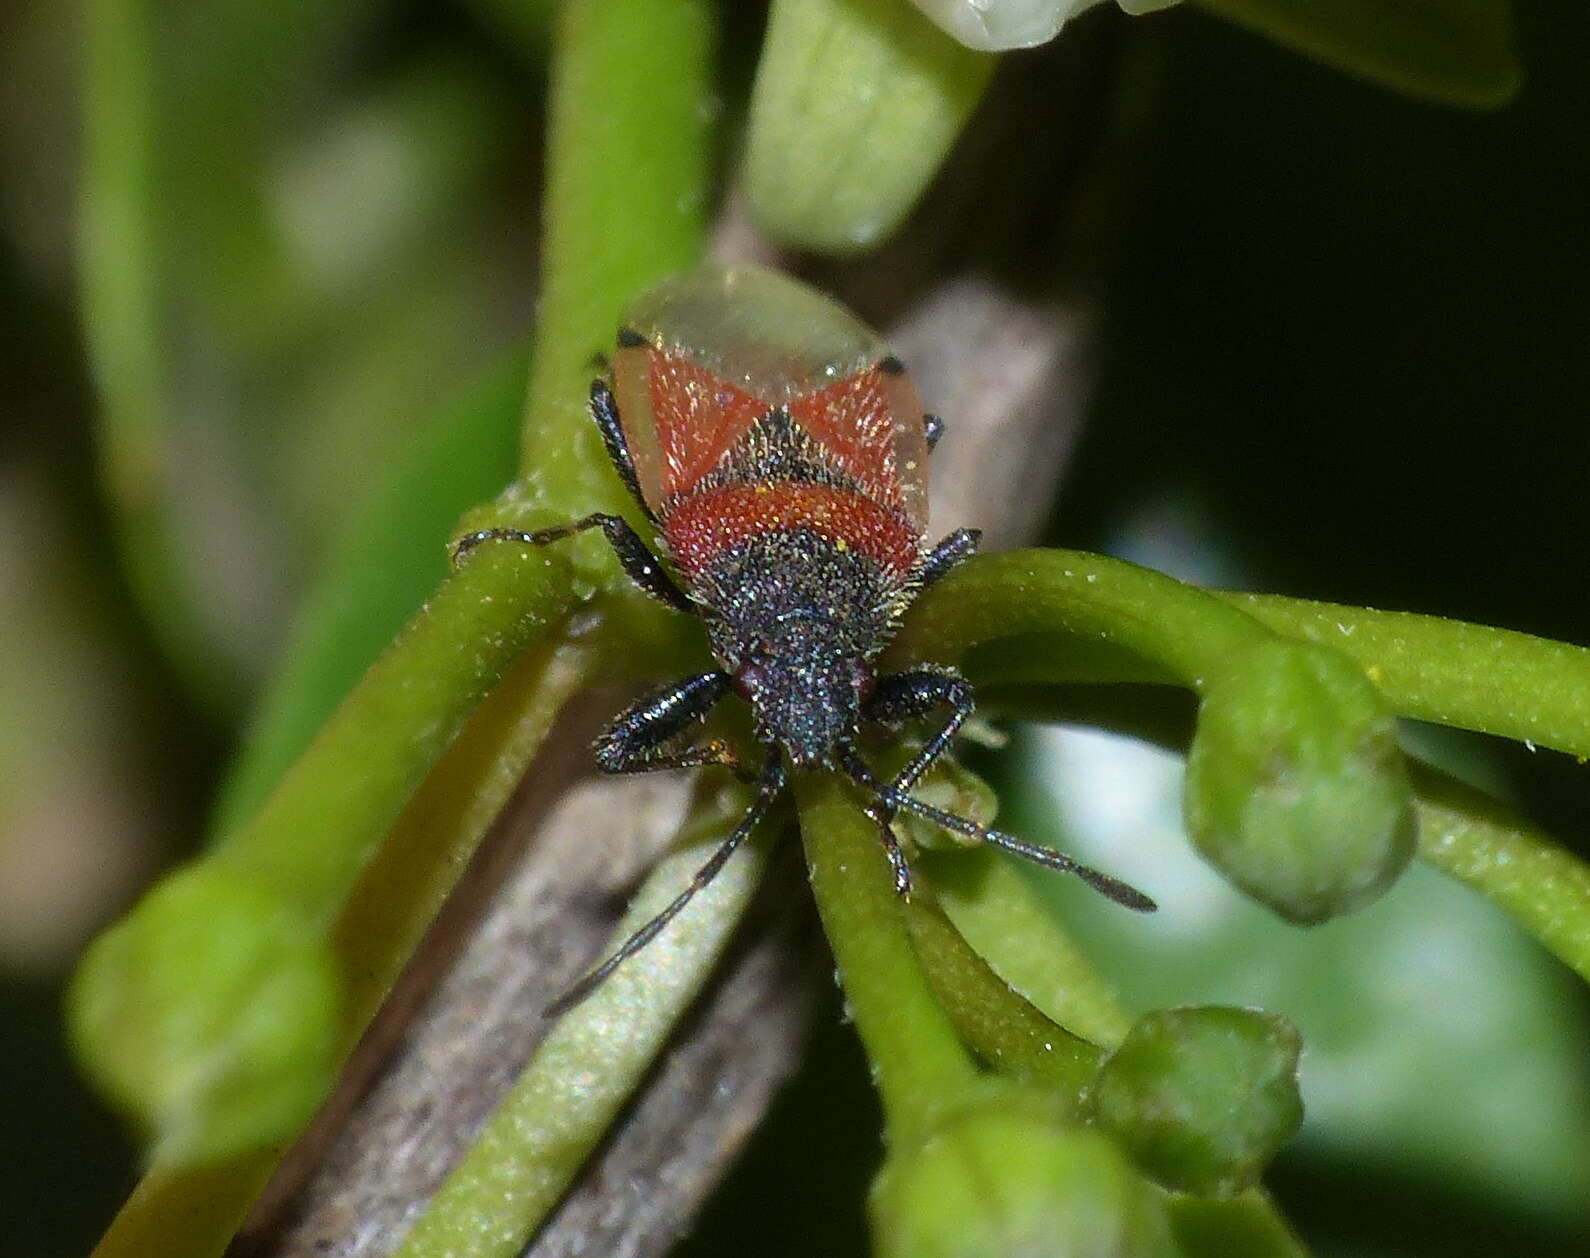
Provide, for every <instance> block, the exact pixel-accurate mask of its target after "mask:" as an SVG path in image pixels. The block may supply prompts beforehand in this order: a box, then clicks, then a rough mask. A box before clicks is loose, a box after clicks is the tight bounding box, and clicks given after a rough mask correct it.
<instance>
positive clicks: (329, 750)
mask: <svg viewBox="0 0 1590 1258" xmlns="http://www.w3.org/2000/svg"><path fill="white" fill-rule="evenodd" d="M567 580H568V578H567V576H566V570H565V568H564V566H563V564H562V563H561V562H560V561H559V559H558V557H557V555H556V553H555V552H554V551H551V550H541V549H530V548H528V547H512V546H498V547H486V548H482V550H481V551H479V552H478V553H476V554H474V555H472V556H471V557H470V560H469V562H468V563H466V564H464V565H463V566H462V567H461V568H460V569H459V570H458V571H457V572H456V573H454V574H453V576H452V577H451V578H450V579H449V580H448V581H446V582H445V583H444V584H443V585H442V587H441V589H440V590H438V591H437V593H436V595H435V596H434V597H433V598H431V600H430V601H429V602H428V603H427V604H426V605H425V607H424V608H423V609H422V610H421V611H420V613H419V614H418V615H417V616H416V617H415V618H414V619H413V620H412V621H411V622H410V623H409V625H408V627H407V628H406V629H405V630H404V631H403V633H402V634H400V635H399V637H398V639H397V641H396V642H395V643H394V644H393V645H392V646H391V647H390V648H389V649H388V650H387V652H386V653H385V654H384V655H382V657H381V658H380V659H379V660H377V661H376V663H375V664H374V665H373V666H372V667H371V669H370V671H369V672H368V673H366V674H365V676H364V679H363V680H362V681H361V682H360V683H359V685H358V686H357V687H355V689H354V691H353V693H352V694H350V695H349V696H348V698H347V699H346V700H345V701H344V702H343V704H342V706H341V707H340V708H338V709H337V712H336V714H335V715H334V716H333V717H332V718H331V720H330V721H329V722H327V724H326V726H325V728H324V729H322V730H321V732H320V734H319V735H318V736H317V737H316V739H315V741H314V742H313V743H311V744H310V747H309V749H308V751H306V752H305V753H304V755H303V757H302V758H301V759H300V760H299V761H298V762H297V764H295V765H294V766H293V768H292V769H291V770H290V771H289V772H288V774H287V776H286V777H285V778H283V779H282V781H281V784H280V785H278V786H277V788H276V789H275V791H273V792H272V793H271V795H270V796H269V797H268V798H267V799H266V801H265V803H264V804H263V805H262V806H261V808H260V810H259V811H258V812H257V813H256V814H255V815H254V816H253V818H251V819H250V821H249V822H248V823H247V824H246V825H244V826H243V827H242V828H241V829H239V830H237V831H236V832H234V833H233V834H232V835H231V836H229V837H228V838H227V839H226V840H225V841H224V842H223V843H222V844H221V845H220V846H219V847H217V848H216V849H215V852H214V855H213V857H212V858H211V859H213V860H215V861H217V862H223V863H226V864H229V865H232V866H234V867H237V868H240V869H241V870H243V871H246V872H247V873H249V874H250V875H253V876H257V877H259V878H261V879H263V880H265V881H266V882H267V883H268V884H269V885H271V886H273V887H275V888H277V889H279V891H280V892H281V894H283V895H284V896H286V897H287V898H288V899H289V900H290V901H291V902H292V903H293V905H294V906H295V907H296V908H297V909H298V910H299V911H300V912H301V913H303V915H304V916H305V918H306V920H307V921H308V922H310V923H313V924H316V925H319V926H325V925H327V924H329V922H330V921H331V919H332V917H333V916H334V915H335V914H336V913H337V912H338V911H340V909H341V907H342V905H343V903H344V902H345V900H346V899H347V896H348V892H349V890H350V889H351V887H352V885H353V880H354V878H355V877H356V876H357V874H358V873H359V871H360V870H361V869H363V868H364V866H365V864H366V863H367V862H368V861H369V859H370V856H371V855H372V853H373V852H374V851H375V849H376V847H377V845H379V843H380V842H381V840H382V839H383V838H384V837H385V835H386V833H387V831H388V830H390V829H391V827H392V823H393V822H394V821H396V820H397V817H398V815H399V813H400V812H401V811H402V809H403V807H404V805H405V804H406V802H407V801H408V799H409V798H410V797H411V796H412V795H413V794H414V791H415V789H416V788H417V787H418V786H419V784H420V782H421V781H422V780H424V778H425V776H426V774H427V773H429V772H430V770H431V769H432V767H433V766H434V765H435V764H436V762H437V760H438V759H439V758H440V756H441V754H442V752H443V751H445V750H446V748H447V746H448V745H449V744H450V743H451V742H452V741H453V739H454V737H455V736H456V735H457V734H458V732H459V730H461V729H462V728H463V726H464V722H465V721H466V720H467V719H468V718H469V716H470V714H471V713H472V712H473V711H474V709H475V707H476V706H477V705H478V704H479V703H480V701H481V699H483V698H484V697H485V695H486V692H487V691H489V690H490V689H491V688H492V687H493V686H494V685H495V684H496V683H497V682H498V680H499V679H500V678H501V677H502V675H503V673H504V672H506V671H507V669H508V666H509V665H510V664H512V663H513V661H514V660H515V659H516V658H518V657H519V656H520V655H521V654H523V652H524V651H525V650H526V649H527V648H528V647H529V646H530V645H531V644H532V643H533V642H535V641H536V640H537V639H539V638H541V637H543V636H544V635H545V634H546V633H547V632H548V631H549V629H551V627H552V626H553V625H554V624H555V623H556V622H558V621H559V620H560V619H561V618H562V616H563V615H564V613H565V612H566V611H567V609H568V606H569V595H568V592H567V589H568V587H567Z"/></svg>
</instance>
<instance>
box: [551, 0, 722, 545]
mask: <svg viewBox="0 0 1590 1258" xmlns="http://www.w3.org/2000/svg"><path fill="white" fill-rule="evenodd" d="M714 19H715V14H714V11H713V7H712V6H711V5H709V4H707V3H706V0H573V2H572V3H569V4H566V5H565V6H564V7H563V11H562V13H561V14H560V15H559V17H558V21H557V26H556V31H555V35H556V46H555V49H554V54H555V55H554V59H553V62H552V85H551V97H550V105H549V109H550V118H549V131H548V136H547V149H548V156H547V161H548V171H549V174H548V180H547V191H546V200H545V209H544V224H543V232H544V234H543V243H542V256H543V264H542V271H541V296H540V324H539V327H538V331H537V338H536V355H535V363H534V367H533V369H532V371H531V375H530V391H529V397H528V399H527V404H526V408H525V422H524V434H523V441H522V445H521V449H520V462H519V466H520V471H521V474H522V475H523V476H525V477H526V478H527V479H530V480H532V481H534V482H535V485H536V490H537V493H536V497H537V498H538V501H539V503H540V505H542V506H545V507H547V508H549V509H552V510H554V511H561V512H563V513H564V514H565V515H566V516H575V515H584V514H586V513H587V512H589V511H592V510H594V509H596V508H597V507H598V506H601V507H613V506H628V505H629V504H628V503H627V502H625V501H623V500H624V498H625V495H623V494H622V491H621V489H620V487H619V483H618V479H617V478H616V477H615V476H614V475H613V474H612V472H611V469H610V468H609V466H608V463H607V459H606V456H605V455H604V453H603V451H602V448H601V443H600V441H599V440H598V438H597V433H596V431H595V427H594V425H593V424H592V423H591V421H590V417H589V415H588V414H587V413H586V393H587V390H588V388H589V386H590V382H591V376H592V375H593V374H595V369H594V366H593V364H594V363H595V361H596V359H597V357H598V356H599V355H601V354H604V353H607V352H609V351H611V349H612V347H613V337H614V334H615V333H616V332H617V330H618V324H619V320H620V318H621V317H622V314H623V311H624V308H625V307H626V306H627V305H628V304H629V303H630V302H632V301H634V300H635V298H636V297H638V296H639V295H640V294H641V293H643V292H645V291H646V290H647V289H648V288H651V287H652V286H653V285H654V284H655V283H656V282H657V281H658V280H660V279H662V278H664V277H665V276H667V275H669V274H672V273H673V272H676V271H680V270H684V269H686V268H688V267H690V266H693V265H695V263H696V262H697V261H698V260H699V259H700V257H701V251H702V247H703V243H704V241H705V237H706V213H707V209H708V198H709V188H710V182H709V174H710V170H709V161H710V152H711V140H712V134H713V128H712V120H713V117H714V114H715V108H714V105H713V84H712V78H711V58H712V49H713V34H714Z"/></svg>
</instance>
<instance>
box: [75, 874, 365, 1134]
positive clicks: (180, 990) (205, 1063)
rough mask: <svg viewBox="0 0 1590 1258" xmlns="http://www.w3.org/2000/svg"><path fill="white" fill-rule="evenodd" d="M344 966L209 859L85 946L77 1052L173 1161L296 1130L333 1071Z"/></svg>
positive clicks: (259, 893) (290, 916)
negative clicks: (339, 966)
mask: <svg viewBox="0 0 1590 1258" xmlns="http://www.w3.org/2000/svg"><path fill="white" fill-rule="evenodd" d="M339 1003H340V1002H339V986H338V979H337V969H336V965H335V962H334V959H333V958H332V956H331V954H330V952H329V950H328V949H327V948H326V946H325V944H324V942H323V941H322V940H321V938H320V937H319V936H318V935H317V934H315V933H313V932H311V931H310V930H308V929H307V928H306V927H305V926H304V925H303V923H302V922H301V920H300V919H299V918H298V917H297V915H296V914H294V913H292V912H291V911H289V910H287V909H285V908H284V907H283V906H282V905H281V903H280V902H279V901H278V900H277V898H276V897H275V896H273V895H272V894H271V893H270V892H269V891H268V890H267V889H263V888H261V887H260V886H259V885H258V884H257V883H256V882H255V881H254V880H252V879H248V878H245V877H243V876H241V875H239V874H237V873H236V872H234V871H233V870H230V869H227V868H226V867H224V866H218V865H216V864H215V863H214V862H206V863H201V864H197V865H190V866H188V867H187V868H185V869H182V870H179V871H178V872H176V873H175V874H173V875H172V876H170V877H168V878H167V879H165V881H163V882H161V883H160V884H159V885H158V886H156V887H155V889H154V890H153V891H151V892H150V893H149V895H147V896H146V897H145V898H144V899H143V900H142V901H141V902H140V903H139V904H138V905H137V907H136V908H135V909H134V910H133V911H132V912H131V913H129V914H128V915H127V916H126V917H125V918H123V919H122V920H121V921H120V922H118V923H117V924H116V925H115V926H113V927H111V928H110V929H109V930H108V931H106V932H105V933H104V934H103V935H101V936H100V937H99V938H98V939H97V940H95V941H94V943H93V944H92V945H91V946H90V948H89V950H88V953H87V955H86V957H85V958H84V961H83V964H82V967H81V968H80V969H79V970H78V973H77V976H76V978H75V980H74V981H73V984H72V988H71V992H70V995H69V998H68V1009H67V1014H68V1019H69V1022H70V1029H71V1034H72V1038H73V1041H74V1047H75V1049H76V1051H77V1054H78V1057H79V1060H80V1061H81V1062H82V1063H83V1065H84V1067H85V1068H86V1069H87V1070H88V1072H89V1073H90V1074H91V1075H92V1076H93V1077H94V1079H95V1081H96V1082H97V1083H98V1084H99V1086H100V1088H101V1089H102V1090H103V1091H104V1093H105V1095H106V1096H107V1097H108V1098H109V1099H110V1100H111V1101H112V1103H113V1104H115V1105H116V1106H117V1107H118V1108H119V1109H121V1110H123V1111H124V1112H126V1113H127V1114H129V1115H130V1116H131V1117H132V1118H133V1119H134V1121H135V1122H136V1123H137V1124H138V1125H139V1126H140V1127H141V1128H143V1129H145V1130H146V1131H147V1132H148V1133H149V1135H150V1136H151V1138H152V1143H153V1150H152V1153H153V1156H154V1157H156V1158H158V1159H159V1160H161V1161H164V1162H168V1163H185V1164H199V1163H206V1162H212V1161H217V1160H220V1159H222V1158H226V1157H229V1156H232V1155H235V1154H238V1153H241V1152H244V1151H246V1150H248V1149H251V1148H256V1147H259V1146H260V1145H263V1144H268V1143H270V1142H272V1141H278V1140H283V1139H286V1138H288V1137H290V1136H292V1135H294V1134H296V1132H297V1131H298V1129H299V1128H300V1127H301V1126H302V1125H303V1124H304V1123H305V1122H306V1121H307V1120H308V1119H309V1117H310V1115H311V1114H312V1113H313V1112H314V1109H315V1106H316V1105H318V1104H319V1103H320V1101H321V1099H322V1098H323V1097H324V1096H325V1094H326V1092H327V1091H328V1090H329V1088H330V1086H331V1082H332V1080H333V1079H334V1078H335V1072H336V1062H337V1043H338V1034H339V1031H338V1007H339Z"/></svg>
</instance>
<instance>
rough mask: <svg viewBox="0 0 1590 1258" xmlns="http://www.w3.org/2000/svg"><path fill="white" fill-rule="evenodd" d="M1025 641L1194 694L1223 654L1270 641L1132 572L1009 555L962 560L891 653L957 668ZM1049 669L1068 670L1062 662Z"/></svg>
mask: <svg viewBox="0 0 1590 1258" xmlns="http://www.w3.org/2000/svg"><path fill="white" fill-rule="evenodd" d="M1029 634H1049V635H1055V636H1057V637H1059V636H1062V635H1063V636H1064V637H1067V638H1074V639H1077V640H1079V641H1080V642H1081V643H1082V645H1083V646H1084V648H1085V649H1086V650H1087V651H1089V652H1098V651H1100V650H1103V651H1104V652H1106V655H1105V656H1104V658H1106V659H1116V658H1119V655H1120V653H1121V652H1123V651H1124V652H1130V653H1131V654H1132V655H1134V656H1137V657H1139V658H1140V659H1143V660H1147V661H1149V662H1150V663H1152V664H1154V665H1156V666H1157V669H1158V670H1160V671H1159V673H1158V674H1157V675H1158V676H1159V678H1160V679H1162V680H1163V679H1172V680H1175V681H1178V682H1180V683H1181V684H1183V685H1186V686H1191V687H1192V688H1193V689H1195V690H1200V689H1202V688H1203V686H1204V685H1205V683H1206V681H1207V680H1208V677H1209V674H1210V672H1211V671H1212V670H1214V669H1215V668H1216V667H1218V666H1219V665H1220V664H1221V663H1222V662H1224V661H1225V660H1226V659H1227V658H1228V657H1229V656H1230V655H1232V654H1234V653H1236V652H1238V651H1240V650H1242V649H1243V648H1244V647H1247V646H1250V645H1253V644H1255V643H1260V642H1263V641H1265V640H1267V639H1268V638H1269V636H1270V633H1269V631H1268V630H1267V629H1265V628H1264V627H1263V626H1261V625H1259V624H1258V623H1257V622H1256V621H1254V620H1253V618H1252V617H1250V616H1248V615H1246V614H1244V613H1243V612H1241V611H1239V610H1237V609H1236V608H1233V607H1230V606H1227V605H1226V604H1225V603H1223V602H1222V601H1221V600H1220V599H1217V598H1214V597H1213V596H1211V595H1209V594H1206V593H1204V591H1202V590H1200V589H1197V588H1195V587H1194V586H1190V585H1186V584H1184V583H1183V582H1181V581H1177V580H1175V579H1174V578H1172V577H1167V576H1165V575H1164V574H1163V573H1159V572H1154V571H1152V570H1151V569H1148V568H1140V567H1138V566H1137V565H1136V564H1130V563H1126V562H1124V561H1122V560H1119V559H1110V558H1107V557H1106V556H1103V555H1092V554H1086V553H1084V552H1082V551H1074V550H1011V551H1005V552H1003V553H1001V554H997V555H979V556H977V557H975V558H973V559H971V560H968V561H967V562H966V563H964V564H962V565H961V566H960V567H958V568H956V569H955V570H954V571H953V572H951V573H950V574H949V575H948V576H947V577H945V578H944V580H943V581H941V582H939V583H938V584H937V585H935V586H933V587H931V588H930V589H929V590H928V591H927V592H926V593H924V594H923V596H922V597H921V598H920V599H918V600H917V602H916V604H915V606H913V608H912V609H911V614H910V616H909V618H908V620H907V623H906V625H905V628H904V630H903V631H902V633H901V635H900V638H899V640H898V642H897V643H896V645H895V647H894V648H893V651H892V652H891V654H894V655H901V656H905V657H908V658H911V659H923V660H936V661H940V662H954V661H956V660H959V659H960V658H961V656H963V655H964V654H966V652H968V651H969V650H971V649H972V648H973V647H975V646H978V645H980V644H982V643H985V642H990V641H994V640H997V639H1004V638H1012V637H1018V636H1022V635H1029ZM1055 662H1056V664H1057V666H1058V667H1061V668H1064V667H1066V664H1065V662H1064V657H1063V655H1062V656H1060V657H1059V658H1058V659H1057V660H1056V661H1055ZM1155 675H1156V674H1155V673H1149V674H1146V675H1145V676H1155ZM1067 679H1068V680H1069V679H1071V678H1069V677H1068V678H1067ZM1137 679H1141V678H1134V680H1137ZM1101 680H1103V678H1101ZM1109 680H1114V678H1109Z"/></svg>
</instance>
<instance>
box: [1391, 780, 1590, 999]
mask: <svg viewBox="0 0 1590 1258" xmlns="http://www.w3.org/2000/svg"><path fill="white" fill-rule="evenodd" d="M1410 767H1411V769H1412V776H1413V783H1414V787H1415V789H1416V790H1417V792H1418V809H1419V847H1418V853H1419V858H1420V859H1421V860H1423V861H1424V862H1425V863H1426V864H1429V865H1433V866H1434V867H1435V868H1437V869H1439V870H1441V872H1442V873H1445V874H1449V875H1450V876H1452V877H1453V878H1456V879H1457V880H1458V881H1459V882H1463V883H1467V884H1468V885H1469V886H1471V887H1473V888H1474V889H1475V890H1476V891H1478V892H1480V893H1481V894H1482V895H1485V896H1487V897H1489V898H1490V899H1492V900H1494V901H1496V903H1497V904H1499V905H1501V906H1502V907H1503V908H1504V909H1506V910H1507V912H1508V913H1510V914H1511V915H1512V916H1513V918H1514V920H1516V921H1517V922H1518V923H1519V924H1520V925H1521V926H1523V927H1524V929H1525V930H1527V931H1528V932H1529V933H1530V934H1531V935H1533V936H1534V937H1535V938H1536V939H1538V940H1539V941H1540V942H1541V943H1542V944H1543V945H1545V947H1546V948H1547V949H1548V950H1549V951H1551V952H1552V953H1554V954H1555V955H1556V956H1558V957H1559V958H1561V959H1562V961H1564V962H1565V963H1566V964H1567V965H1569V966H1570V967H1572V969H1573V970H1574V971H1575V972H1576V973H1577V974H1578V975H1579V977H1580V978H1582V979H1584V980H1585V981H1586V982H1590V864H1586V863H1585V862H1584V861H1583V860H1581V859H1580V858H1579V857H1577V856H1575V855H1574V854H1573V853H1572V852H1570V851H1567V850H1566V849H1565V848H1562V847H1559V846H1558V845H1557V844H1556V843H1554V842H1552V840H1551V839H1550V837H1548V836H1547V835H1545V834H1543V833H1542V832H1541V831H1539V830H1537V829H1536V828H1535V827H1533V826H1531V825H1529V824H1528V823H1527V822H1526V821H1524V820H1523V819H1522V818H1520V817H1518V816H1516V815H1515V814H1513V813H1512V812H1511V811H1510V810H1508V809H1506V808H1504V807H1502V806H1501V805H1500V804H1498V803H1496V801H1495V800H1492V799H1490V798H1488V797H1487V796H1485V795H1483V794H1481V793H1480V792H1479V791H1476V790H1474V789H1473V788H1472V787H1468V786H1465V785H1463V784H1462V783H1461V782H1458V781H1456V780H1455V779H1453V778H1450V777H1448V776H1447V775H1446V774H1444V773H1440V772H1438V771H1437V770H1435V769H1432V768H1430V767H1428V766H1427V765H1421V764H1418V763H1417V762H1413V763H1412V764H1411V766H1410Z"/></svg>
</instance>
